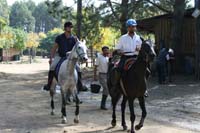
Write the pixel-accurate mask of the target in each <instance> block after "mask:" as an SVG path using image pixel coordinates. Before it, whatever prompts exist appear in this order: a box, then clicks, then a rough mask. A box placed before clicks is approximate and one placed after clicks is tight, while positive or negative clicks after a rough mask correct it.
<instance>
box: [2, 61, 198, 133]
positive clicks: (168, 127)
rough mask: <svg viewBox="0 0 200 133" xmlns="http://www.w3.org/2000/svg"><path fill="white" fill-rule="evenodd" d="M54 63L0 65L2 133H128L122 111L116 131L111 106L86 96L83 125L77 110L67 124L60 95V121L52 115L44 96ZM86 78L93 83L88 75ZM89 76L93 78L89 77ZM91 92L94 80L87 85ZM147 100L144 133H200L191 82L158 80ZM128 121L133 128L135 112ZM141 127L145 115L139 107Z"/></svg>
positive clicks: (194, 85)
mask: <svg viewBox="0 0 200 133" xmlns="http://www.w3.org/2000/svg"><path fill="white" fill-rule="evenodd" d="M47 70H48V61H47V60H46V59H40V60H39V63H33V64H18V63H12V64H0V92H1V93H0V133H63V132H64V131H65V132H66V133H110V132H115V133H123V132H127V131H122V128H121V126H120V105H119V106H118V107H117V126H116V127H115V128H111V125H110V121H111V115H112V111H111V105H110V99H108V102H107V106H108V107H109V110H108V111H102V110H100V109H99V104H100V99H101V94H92V93H90V92H89V91H88V92H81V93H80V95H79V97H80V99H81V100H82V101H83V104H81V105H80V123H79V124H74V123H73V118H74V111H75V107H74V104H73V103H72V105H69V106H67V116H68V123H67V124H61V113H60V103H61V102H60V95H59V94H56V103H55V106H56V110H55V113H56V114H55V115H54V116H51V115H50V103H49V101H50V97H49V93H47V92H45V91H41V87H42V86H43V85H44V84H45V83H46V80H47ZM83 73H84V74H83V76H84V77H88V75H86V72H85V71H84V72H83ZM87 74H89V73H88V72H87ZM84 83H85V84H86V85H87V86H88V85H89V83H91V79H86V78H85V79H84ZM148 86H149V94H150V97H149V98H147V99H146V105H147V111H148V116H147V119H146V121H145V125H144V127H143V128H142V129H141V130H140V131H137V132H138V133H196V132H200V95H199V94H200V83H199V82H197V81H194V80H192V79H191V77H176V79H175V81H174V83H173V84H168V85H157V83H156V82H155V79H154V78H152V79H151V81H150V82H149V84H148ZM126 112H127V113H126V121H127V125H128V127H129V128H130V121H129V109H128V107H127V109H126ZM135 112H136V115H137V118H136V123H138V120H139V118H140V114H141V111H140V109H139V106H138V103H137V102H136V103H135Z"/></svg>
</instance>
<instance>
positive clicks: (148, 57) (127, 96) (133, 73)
mask: <svg viewBox="0 0 200 133" xmlns="http://www.w3.org/2000/svg"><path fill="white" fill-rule="evenodd" d="M154 57H155V52H154V49H153V45H152V43H151V41H143V43H142V46H141V49H140V51H139V54H138V56H137V58H136V59H135V60H134V59H133V62H134V63H133V64H131V65H129V67H130V68H129V69H128V70H127V71H126V72H125V74H122V75H123V76H121V79H120V82H119V83H117V84H118V86H116V82H117V81H116V80H115V77H116V76H118V75H117V73H116V71H117V70H116V68H115V67H113V66H114V65H113V63H110V64H109V68H108V82H107V83H108V88H109V92H110V96H111V100H112V105H113V114H112V122H111V124H112V126H113V127H114V126H115V125H116V114H115V109H116V105H117V102H118V101H119V99H120V97H121V95H123V100H122V103H121V112H122V114H121V115H122V123H121V124H122V126H123V129H124V130H126V129H127V125H126V122H125V107H126V102H127V100H128V103H129V109H130V120H131V133H135V130H134V121H135V113H134V105H133V104H134V100H135V99H136V98H138V100H139V105H140V108H141V110H142V117H141V120H140V122H139V124H138V125H136V126H135V129H136V130H139V129H140V128H142V127H143V123H144V119H145V117H146V114H147V112H146V108H145V99H144V93H145V91H146V70H147V66H148V63H149V62H150V61H153V58H154ZM111 60H112V59H111Z"/></svg>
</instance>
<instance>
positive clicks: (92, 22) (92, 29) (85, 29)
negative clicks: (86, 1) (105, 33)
mask: <svg viewBox="0 0 200 133" xmlns="http://www.w3.org/2000/svg"><path fill="white" fill-rule="evenodd" d="M82 12H83V16H84V17H83V19H82V30H81V32H82V36H83V38H86V42H87V43H86V44H87V45H89V46H92V45H93V44H95V43H97V42H99V41H100V15H99V11H98V9H97V8H96V7H94V5H90V6H88V7H85V8H83V11H82Z"/></svg>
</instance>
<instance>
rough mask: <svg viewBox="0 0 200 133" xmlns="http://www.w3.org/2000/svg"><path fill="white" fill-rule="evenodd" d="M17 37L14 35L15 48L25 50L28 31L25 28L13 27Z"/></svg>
mask: <svg viewBox="0 0 200 133" xmlns="http://www.w3.org/2000/svg"><path fill="white" fill-rule="evenodd" d="M13 31H14V34H15V37H14V40H15V42H14V46H13V47H14V48H16V49H18V50H24V49H25V48H26V45H25V42H26V40H27V33H26V32H25V31H24V30H20V29H13Z"/></svg>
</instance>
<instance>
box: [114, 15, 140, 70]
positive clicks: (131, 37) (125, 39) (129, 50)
mask: <svg viewBox="0 0 200 133" xmlns="http://www.w3.org/2000/svg"><path fill="white" fill-rule="evenodd" d="M126 26H127V30H128V33H127V34H124V35H122V36H121V37H120V38H119V43H118V44H117V45H116V47H115V49H116V50H117V51H118V53H120V54H121V55H122V56H121V59H120V62H119V65H118V66H119V69H120V71H123V70H122V69H123V66H124V63H125V61H126V59H128V58H132V57H136V56H137V55H138V53H139V50H140V48H141V45H142V40H141V38H140V36H139V35H137V34H136V32H135V31H136V26H137V22H136V21H135V20H134V19H128V20H127V21H126Z"/></svg>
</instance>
